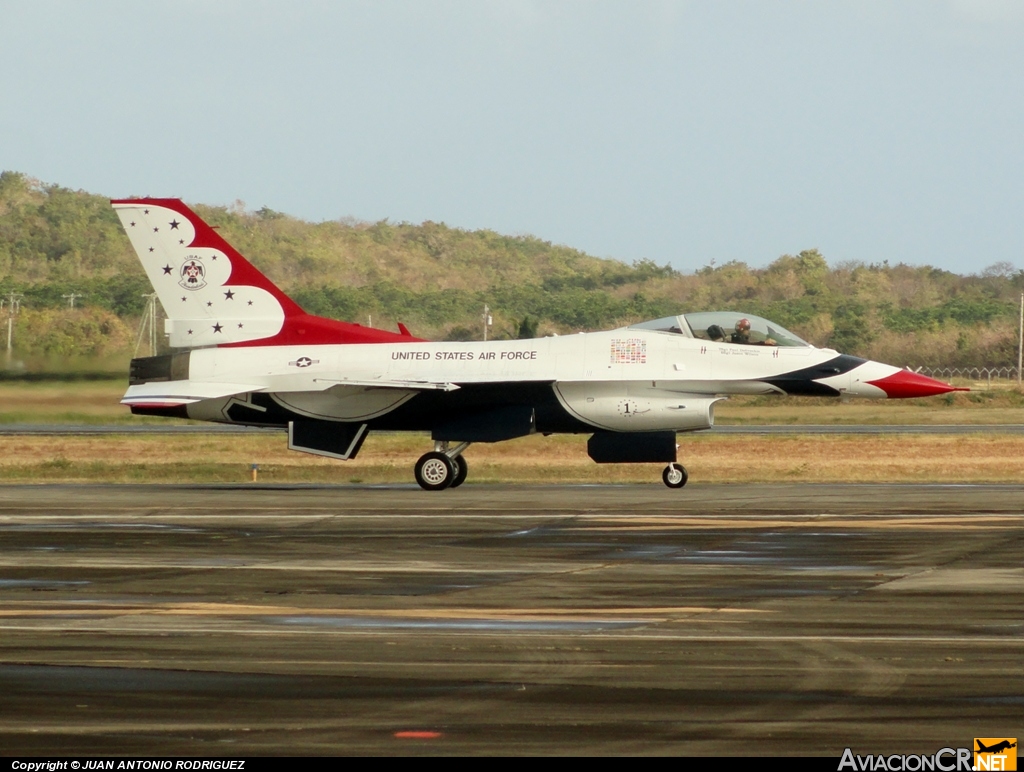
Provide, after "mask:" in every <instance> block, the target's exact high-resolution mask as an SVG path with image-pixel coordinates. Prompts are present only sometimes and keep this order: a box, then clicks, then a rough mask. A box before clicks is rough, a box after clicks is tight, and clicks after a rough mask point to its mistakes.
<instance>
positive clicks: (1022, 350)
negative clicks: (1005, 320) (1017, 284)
mask: <svg viewBox="0 0 1024 772" xmlns="http://www.w3.org/2000/svg"><path fill="white" fill-rule="evenodd" d="M1022 360H1024V292H1022V293H1020V327H1019V328H1018V330H1017V387H1018V388H1020V384H1021V381H1020V368H1021V365H1022V364H1024V361H1022Z"/></svg>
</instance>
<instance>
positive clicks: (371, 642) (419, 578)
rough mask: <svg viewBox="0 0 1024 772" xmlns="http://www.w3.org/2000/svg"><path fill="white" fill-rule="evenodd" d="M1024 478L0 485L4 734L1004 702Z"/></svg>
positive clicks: (304, 738) (90, 740)
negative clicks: (426, 488) (444, 487)
mask: <svg viewBox="0 0 1024 772" xmlns="http://www.w3.org/2000/svg"><path fill="white" fill-rule="evenodd" d="M1022 508H1024V486H1021V485H981V486H977V485H962V486H961V485H950V486H937V485H721V486H708V485H704V486H691V487H687V488H685V489H683V490H682V491H671V490H668V489H667V488H664V487H662V486H653V485H651V486H644V485H640V486H575V487H504V486H502V487H498V486H465V487H463V488H460V489H459V490H456V491H447V492H443V493H434V494H430V493H425V492H422V491H420V490H419V489H414V488H411V487H406V486H391V487H385V486H381V487H356V486H353V487H346V486H278V487H272V486H255V485H246V486H226V485H220V486H216V485H215V486H197V487H185V486H156V485H154V486H92V485H89V486H74V485H66V486H62V485H55V486H28V485H26V486H4V487H0V544H2V549H0V695H2V697H0V705H2V706H3V708H2V710H0V747H2V748H4V753H6V754H8V755H14V754H36V755H46V754H48V753H62V754H78V753H90V752H95V753H118V754H172V755H197V754H198V755H234V756H238V755H244V754H247V753H262V754H265V753H299V754H366V753H371V754H380V753H384V754H387V753H400V754H418V753H527V754H528V753H577V754H580V753H583V754H589V753H593V754H599V753H601V754H605V753H622V754H626V753H628V754H644V753H651V754H670V753H684V754H697V755H701V754H708V755H710V754H727V755H743V754H819V755H820V754H824V755H831V756H834V757H836V758H837V759H838V757H839V756H840V754H841V753H842V751H843V749H844V748H845V747H847V746H849V747H851V748H853V750H854V752H855V753H860V754H867V753H876V754H877V753H885V754H890V753H926V754H932V753H934V752H936V751H937V750H938V749H940V748H942V747H945V746H951V747H958V746H961V747H966V746H968V745H970V744H971V742H972V738H974V737H1001V736H1009V737H1017V736H1019V735H1021V734H1022V733H1024V732H1022V729H1024V721H1022V719H1024V675H1022V668H1021V662H1022V660H1024V612H1022V609H1024V567H1022V562H1021V548H1022V539H1024V517H1022Z"/></svg>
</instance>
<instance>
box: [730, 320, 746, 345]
mask: <svg viewBox="0 0 1024 772" xmlns="http://www.w3.org/2000/svg"><path fill="white" fill-rule="evenodd" d="M730 340H731V341H732V342H733V343H750V320H749V319H740V320H739V321H738V322H736V328H735V329H734V330H733V333H732V335H731V336H730Z"/></svg>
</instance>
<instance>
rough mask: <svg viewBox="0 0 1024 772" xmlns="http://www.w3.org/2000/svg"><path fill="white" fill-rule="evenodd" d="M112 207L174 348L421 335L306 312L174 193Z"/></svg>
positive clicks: (358, 340) (368, 340) (357, 340)
mask: <svg viewBox="0 0 1024 772" xmlns="http://www.w3.org/2000/svg"><path fill="white" fill-rule="evenodd" d="M111 204H113V206H114V209H115V210H116V211H117V216H118V217H119V218H121V224H122V225H123V226H124V229H125V232H126V233H127V234H128V238H129V239H130V240H131V243H132V246H133V247H134V248H135V252H136V253H137V254H138V256H139V260H141V261H142V266H143V267H144V268H145V269H146V275H147V276H148V277H149V280H150V282H151V283H152V285H153V288H154V289H155V290H156V293H157V297H159V298H160V303H161V305H162V306H163V307H164V311H165V312H166V314H167V322H166V330H165V331H166V332H167V334H168V335H169V337H170V344H171V345H172V346H175V347H188V348H195V347H198V346H224V345H235V346H246V345H298V344H318V343H390V342H409V341H416V340H419V339H418V338H414V337H413V336H411V335H409V332H408V330H403V331H402V332H401V333H398V334H396V333H391V332H386V331H384V330H374V329H372V328H369V327H362V326H360V325H358V324H348V323H346V322H338V321H334V320H333V319H324V318H321V317H318V316H311V315H310V314H307V313H305V312H304V311H303V310H302V309H301V308H300V307H299V306H298V304H296V303H295V301H293V300H292V299H291V298H289V297H288V296H287V295H285V294H284V292H282V291H281V290H280V289H279V288H278V287H277V286H275V285H274V283H273V282H271V281H270V279H268V278H267V277H266V276H264V275H263V274H262V273H260V272H259V271H258V270H257V269H256V268H255V266H253V265H252V263H250V262H249V261H248V260H246V259H245V258H244V257H242V255H241V254H239V252H238V251H237V250H236V249H234V247H232V246H231V245H230V244H228V243H227V242H226V241H225V240H224V239H223V238H222V237H221V236H220V234H219V233H217V231H215V230H214V229H213V228H211V227H210V226H209V225H207V224H206V223H205V222H204V221H203V220H202V218H200V217H199V215H197V214H196V213H195V212H193V211H192V210H191V209H189V208H188V207H187V206H186V205H185V204H184V203H182V202H181V201H179V200H178V199H176V198H135V199H121V200H115V201H111Z"/></svg>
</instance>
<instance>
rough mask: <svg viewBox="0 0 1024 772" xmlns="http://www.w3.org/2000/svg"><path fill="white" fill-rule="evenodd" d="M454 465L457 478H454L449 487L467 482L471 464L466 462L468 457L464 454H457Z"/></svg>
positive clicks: (456, 486) (453, 460) (453, 461)
mask: <svg viewBox="0 0 1024 772" xmlns="http://www.w3.org/2000/svg"><path fill="white" fill-rule="evenodd" d="M452 466H454V467H455V479H454V480H452V484H451V485H449V486H448V487H449V488H458V487H459V486H460V485H462V483H464V482H466V475H467V474H468V473H469V466H468V465H467V464H466V459H464V458H463V457H462V456H456V457H455V458H453V459H452Z"/></svg>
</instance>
